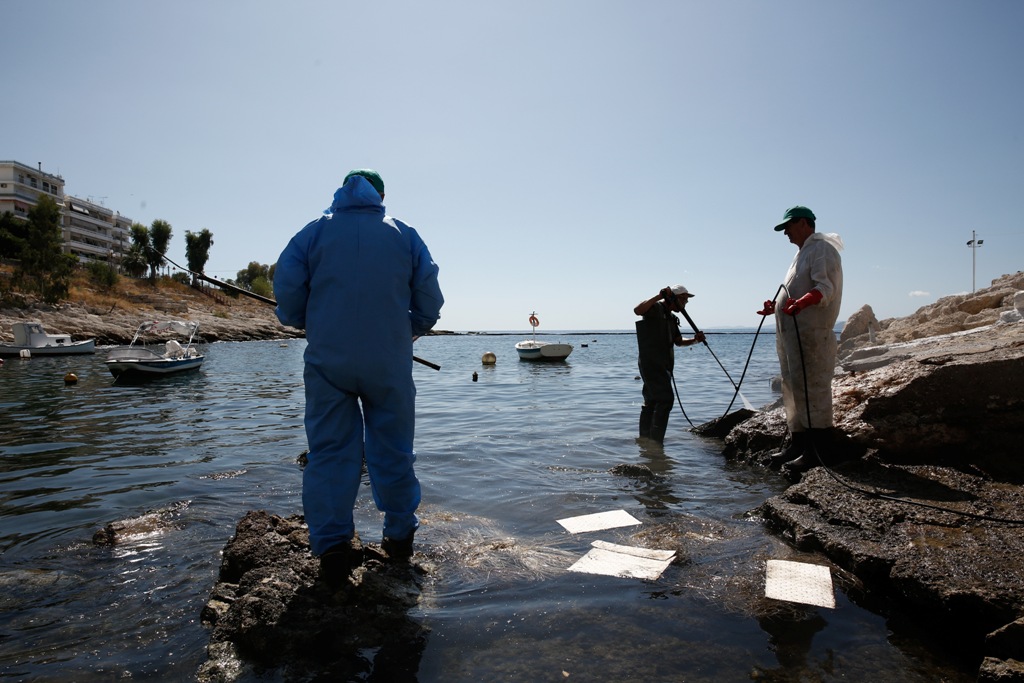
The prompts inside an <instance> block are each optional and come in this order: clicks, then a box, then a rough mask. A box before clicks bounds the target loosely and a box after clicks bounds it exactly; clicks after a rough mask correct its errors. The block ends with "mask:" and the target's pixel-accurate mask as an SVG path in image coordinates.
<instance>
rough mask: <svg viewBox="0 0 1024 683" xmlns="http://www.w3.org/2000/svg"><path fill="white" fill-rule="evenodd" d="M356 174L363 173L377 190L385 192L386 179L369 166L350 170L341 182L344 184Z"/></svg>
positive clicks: (381, 192)
mask: <svg viewBox="0 0 1024 683" xmlns="http://www.w3.org/2000/svg"><path fill="white" fill-rule="evenodd" d="M354 175H361V176H363V177H364V178H366V179H367V180H369V181H370V184H371V185H373V189H375V190H377V192H379V193H380V194H384V180H383V179H382V178H381V177H380V174H379V173H377V172H376V171H374V170H372V169H369V168H357V169H355V170H353V171H349V172H348V175H347V176H345V180H343V181H342V182H341V184H342V185H344V184H345V183H347V182H348V179H349V178H351V177H352V176H354Z"/></svg>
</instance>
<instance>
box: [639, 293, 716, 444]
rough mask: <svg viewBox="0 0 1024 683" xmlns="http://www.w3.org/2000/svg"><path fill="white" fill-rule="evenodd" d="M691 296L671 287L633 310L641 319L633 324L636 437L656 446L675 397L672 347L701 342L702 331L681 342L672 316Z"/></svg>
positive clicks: (663, 430)
mask: <svg viewBox="0 0 1024 683" xmlns="http://www.w3.org/2000/svg"><path fill="white" fill-rule="evenodd" d="M692 296H693V294H691V293H690V292H689V291H688V290H687V289H686V287H683V286H682V285H672V286H671V287H665V288H664V289H662V290H661V291H660V292H658V293H657V294H656V295H654V296H652V297H651V298H650V299H647V300H646V301H641V302H640V303H639V304H637V305H636V307H635V308H634V309H633V312H634V313H636V314H637V315H639V316H642V317H643V319H642V320H638V321H637V322H636V340H637V345H638V346H639V347H640V355H639V366H640V378H641V379H642V380H643V382H644V387H643V396H644V405H643V407H642V408H641V409H640V436H641V437H643V438H648V439H651V440H652V441H656V442H658V443H661V442H663V441H664V440H665V430H666V429H667V428H668V417H669V415H671V414H672V404H673V400H674V398H675V394H674V393H673V391H672V369H673V367H674V365H675V350H674V349H673V345H675V346H690V345H692V344H699V343H701V342H703V341H704V333H703V332H698V333H697V334H696V335H695V336H694V337H693V338H692V339H684V338H683V335H682V334H681V333H680V331H679V318H678V317H676V316H675V315H674V314H675V313H679V312H681V311H682V310H683V309H684V308H686V302H687V301H689V299H690V297H692Z"/></svg>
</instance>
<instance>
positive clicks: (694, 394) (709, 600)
mask: <svg viewBox="0 0 1024 683" xmlns="http://www.w3.org/2000/svg"><path fill="white" fill-rule="evenodd" d="M522 338H523V337H521V336H508V335H497V334H479V335H478V334H462V335H450V336H449V335H445V336H430V337H425V338H423V339H420V340H419V341H417V343H416V345H415V352H416V354H417V356H419V357H421V358H423V359H425V360H428V361H430V362H433V363H436V364H438V365H440V366H441V370H440V371H435V370H433V369H430V368H429V367H427V366H424V365H420V364H414V369H413V372H414V373H415V379H416V384H417V389H418V395H417V426H416V449H417V454H418V460H417V472H418V474H419V476H420V479H421V481H422V484H423V492H424V493H423V504H422V506H421V509H420V516H421V520H422V526H421V530H420V532H419V534H418V535H417V549H418V550H419V551H420V552H421V553H423V556H424V557H427V558H429V562H430V563H431V566H433V567H434V571H433V572H432V573H431V574H430V575H429V577H428V580H427V582H426V585H425V586H424V594H423V599H422V601H421V604H420V605H419V607H418V608H416V609H415V610H413V611H412V612H411V613H410V615H409V616H410V618H412V619H415V620H417V621H420V622H421V623H423V624H424V625H426V626H427V627H428V628H429V637H428V638H427V640H426V642H425V643H417V644H410V647H411V648H414V650H413V655H414V657H415V658H416V659H417V660H418V661H417V666H418V674H417V678H418V680H420V681H424V682H426V681H446V682H450V681H467V682H469V681H484V680H486V681H493V680H507V681H546V680H580V681H641V680H642V681H680V680H686V681H733V680H752V679H754V680H775V681H780V680H786V681H789V680H794V681H795V680H801V681H832V680H886V681H922V682H923V681H936V680H944V681H970V680H973V679H974V673H975V669H974V667H975V666H976V663H972V662H962V661H956V660H953V659H950V658H949V657H948V656H947V655H946V654H945V652H944V650H943V649H942V647H941V645H940V644H936V643H932V642H930V641H929V640H928V639H927V638H926V637H924V636H922V635H921V634H920V631H919V630H918V629H917V628H916V627H915V625H914V621H913V619H912V618H909V617H908V615H904V614H898V613H894V614H888V613H886V612H884V611H883V608H880V607H879V606H877V605H870V606H865V605H864V604H863V603H864V599H863V598H864V596H863V593H862V592H857V591H853V590H847V589H848V588H850V587H852V586H855V585H856V582H855V581H854V580H853V579H852V578H851V577H849V576H848V575H845V573H844V572H842V571H840V570H838V569H835V568H833V572H832V575H833V577H834V581H835V592H836V608H835V609H826V608H820V607H813V606H808V605H800V604H796V603H785V602H781V601H777V600H772V599H768V598H765V597H764V573H765V565H766V562H767V560H769V559H789V560H797V561H803V562H812V563H817V564H824V565H828V564H829V563H828V561H827V559H826V558H824V557H821V556H817V555H814V554H808V553H799V552H797V551H795V550H794V549H793V548H791V547H790V546H788V545H787V544H786V543H785V542H784V541H783V540H782V539H779V538H777V537H775V536H773V535H771V534H769V533H767V532H766V530H765V528H764V526H763V524H762V523H761V522H760V520H758V519H757V517H756V515H754V514H751V513H752V511H753V510H755V509H756V508H757V506H758V505H760V504H761V503H762V502H763V501H764V500H765V499H766V498H768V497H770V496H773V495H776V494H778V493H780V492H781V491H783V490H784V489H785V487H786V482H785V481H783V480H782V479H781V478H780V477H779V476H778V475H777V474H775V473H772V472H769V471H765V470H759V469H753V468H749V467H747V466H745V465H739V464H734V463H730V462H729V461H727V460H726V459H725V458H723V456H722V454H721V453H722V442H721V441H720V440H718V439H708V438H703V437H699V436H696V435H694V434H693V433H691V432H690V431H688V429H689V427H690V425H691V424H701V423H703V422H706V421H708V420H712V419H714V418H717V417H720V416H722V415H723V414H725V412H726V411H727V410H736V409H738V408H741V407H743V404H744V402H747V403H749V404H751V405H754V406H757V407H760V406H763V405H766V404H769V403H772V402H773V401H775V400H776V399H777V398H778V396H777V394H774V393H773V392H772V390H771V386H770V384H771V378H772V377H773V376H774V375H775V374H776V373H777V370H778V364H777V360H776V358H775V351H774V337H773V336H772V335H771V334H764V333H762V334H761V335H759V336H757V337H755V335H754V334H752V333H750V332H747V333H739V332H735V331H733V332H730V333H724V332H723V333H709V335H708V344H707V345H695V346H693V347H688V348H685V349H679V350H677V353H676V358H677V360H676V372H675V382H676V386H677V391H678V398H679V401H678V403H677V405H676V409H675V412H674V413H673V415H672V417H671V420H670V423H669V428H668V433H667V435H666V440H665V444H664V447H655V446H652V445H651V444H649V443H645V442H642V441H638V440H637V439H636V431H637V418H638V416H639V412H640V404H641V396H640V389H641V382H640V381H639V377H638V372H637V365H636V341H635V338H634V336H633V335H632V334H624V333H564V334H553V335H545V336H543V337H540V336H539V339H540V340H550V341H565V342H568V343H571V344H572V345H573V346H574V347H575V348H574V351H573V353H572V355H571V356H570V357H569V358H568V360H567V361H565V362H556V363H532V362H524V361H520V360H519V359H518V358H517V356H516V353H515V349H514V345H515V342H516V341H519V340H521V339H522ZM755 340H756V343H755ZM304 346H305V342H304V341H302V340H289V341H285V342H276V341H275V342H249V343H217V344H211V345H209V346H207V347H206V349H205V351H206V353H207V360H206V362H205V364H204V365H203V367H202V368H201V370H200V371H198V372H196V373H190V374H185V375H181V376H174V377H166V378H161V379H160V380H157V381H153V382H150V383H147V384H143V385H124V386H122V385H120V384H118V383H114V382H113V379H112V377H111V376H110V375H109V373H107V371H106V369H105V367H104V365H103V357H104V353H103V351H102V350H100V351H99V352H98V353H97V354H96V355H95V356H77V357H64V358H33V359H30V360H21V359H8V360H7V361H6V363H5V364H4V365H3V367H2V368H0V422H2V424H0V550H2V555H0V584H2V588H3V590H2V592H0V677H2V678H5V679H10V680H52V681H57V680H75V681H113V680H129V679H131V680H191V679H193V678H194V676H195V672H196V670H197V669H198V667H199V666H200V664H201V663H202V662H203V661H204V659H205V646H206V644H207V642H208V638H209V632H208V630H207V629H206V628H205V627H204V626H203V625H202V624H201V622H200V613H201V611H202V608H203V606H204V604H205V602H206V600H207V599H208V597H209V594H210V589H211V588H212V587H213V585H214V584H215V582H216V580H217V572H218V569H219V565H220V557H221V551H222V549H223V547H224V545H225V544H226V543H227V541H228V540H229V539H230V538H231V536H232V535H233V533H234V529H235V525H236V524H237V522H238V520H239V519H241V517H242V516H243V515H244V514H245V513H246V512H247V511H249V510H254V509H265V510H268V511H270V512H272V513H275V514H280V515H292V514H297V513H300V512H301V470H300V467H299V465H298V464H297V461H298V459H299V456H300V455H301V454H302V452H303V451H304V450H305V447H306V444H305V436H304V433H303V430H302V411H303V392H302V352H303V349H304ZM487 352H492V353H494V355H495V356H496V359H497V361H496V363H494V364H493V365H485V364H484V363H482V362H481V359H482V357H483V356H484V354H485V353H487ZM68 372H73V373H75V374H76V375H77V376H78V382H77V383H74V384H66V383H65V382H64V377H65V375H66V374H67V373H68ZM737 385H739V388H740V393H739V394H737V392H736V386H737ZM741 396H742V398H741ZM730 404H732V405H731V408H730ZM619 465H633V466H635V465H643V466H645V468H646V469H643V468H633V469H627V472H626V473H624V474H623V473H616V472H622V469H623V468H618V469H616V468H617V466H619ZM614 510H625V511H626V512H628V513H629V514H630V515H632V516H633V517H634V518H636V519H637V520H638V521H639V522H640V523H639V524H638V525H635V526H631V527H623V528H617V529H611V530H606V531H603V532H587V533H580V534H570V533H568V532H567V531H566V530H565V529H564V528H563V527H562V526H561V525H560V524H559V523H558V522H557V520H559V519H564V518H567V517H573V516H577V515H584V514H591V513H596V512H605V511H614ZM151 512H155V513H156V514H155V515H154V518H155V519H156V522H154V523H152V524H149V523H146V520H147V519H148V518H146V517H144V515H146V513H151ZM129 519H137V520H140V521H137V522H136V529H137V531H138V533H136V534H134V535H132V536H130V537H129V538H128V539H127V540H126V541H125V542H124V543H121V544H117V545H114V546H98V545H95V544H94V543H93V542H92V536H93V534H94V533H95V532H96V531H97V530H99V529H102V528H103V527H104V526H105V525H107V524H109V523H112V522H120V521H122V520H129ZM356 519H357V527H358V531H359V533H360V535H361V537H362V538H363V539H364V540H366V541H371V542H376V541H379V537H380V526H381V516H380V513H379V512H377V510H376V509H375V508H374V506H373V503H372V501H371V499H370V495H369V491H368V488H365V487H364V490H363V492H362V493H361V495H360V498H359V501H358V504H357V510H356ZM666 539H671V540H672V542H673V543H674V544H675V545H674V546H673V547H674V548H677V549H678V552H677V559H676V561H675V562H674V563H673V564H672V565H670V566H669V567H668V569H666V570H665V571H664V572H663V573H662V575H661V576H660V577H659V578H657V579H654V580H640V579H624V578H617V577H608V576H598V575H592V574H582V573H577V572H571V571H568V567H569V566H571V565H572V564H573V563H574V561H575V560H576V559H578V558H580V557H582V556H583V555H584V554H586V553H587V551H588V550H589V549H590V547H591V544H592V542H593V541H595V540H604V541H609V542H613V543H619V544H624V545H647V546H651V547H659V545H658V544H659V543H661V544H664V542H665V541H666ZM869 607H870V608H869ZM910 616H912V615H910ZM268 676H269V678H268V677H260V678H259V679H258V680H275V679H274V677H273V674H269V675H268ZM243 680H245V679H244V678H243ZM253 680H256V679H253Z"/></svg>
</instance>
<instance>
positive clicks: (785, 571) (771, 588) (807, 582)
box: [764, 560, 836, 609]
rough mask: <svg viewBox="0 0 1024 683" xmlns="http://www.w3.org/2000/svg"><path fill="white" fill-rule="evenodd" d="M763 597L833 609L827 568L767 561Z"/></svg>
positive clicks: (830, 583)
mask: <svg viewBox="0 0 1024 683" xmlns="http://www.w3.org/2000/svg"><path fill="white" fill-rule="evenodd" d="M764 595H765V597H766V598H774V599H776V600H786V601H787V602H800V603H803V604H805V605H817V606H819V607H830V608H833V609H834V608H835V606H836V596H835V595H834V594H833V592H832V573H831V572H830V571H829V568H828V567H823V566H821V565H817V564H807V563H806V562H789V561H786V560H768V571H767V575H766V578H765V585H764Z"/></svg>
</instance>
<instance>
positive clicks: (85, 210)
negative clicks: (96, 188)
mask: <svg viewBox="0 0 1024 683" xmlns="http://www.w3.org/2000/svg"><path fill="white" fill-rule="evenodd" d="M41 195H48V196H50V197H51V198H52V199H53V200H54V201H55V202H57V205H58V206H59V207H60V208H61V212H60V213H61V217H60V221H61V225H60V227H61V233H62V235H63V238H64V252H65V253H69V254H74V255H76V256H78V257H79V258H80V259H82V260H83V261H84V260H85V259H93V260H97V261H106V262H109V263H116V262H117V261H119V260H120V258H121V254H122V253H123V252H124V251H125V250H127V249H128V247H129V246H130V245H131V225H132V221H131V219H130V218H127V217H126V216H122V215H121V214H120V213H118V212H116V211H112V210H111V209H108V208H106V207H105V206H103V205H101V204H96V203H94V202H92V201H89V200H86V199H81V198H79V197H72V196H70V195H65V194H64V179H63V178H62V177H61V176H59V175H54V174H52V173H46V172H45V171H43V165H42V163H40V164H39V165H38V167H37V168H32V167H31V166H28V165H27V164H22V163H20V162H17V161H0V214H3V213H4V212H5V211H10V212H11V213H12V214H14V215H15V216H16V217H18V218H23V219H27V218H28V212H29V210H30V209H31V208H32V207H34V206H35V205H36V204H37V203H38V202H39V197H40V196H41Z"/></svg>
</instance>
